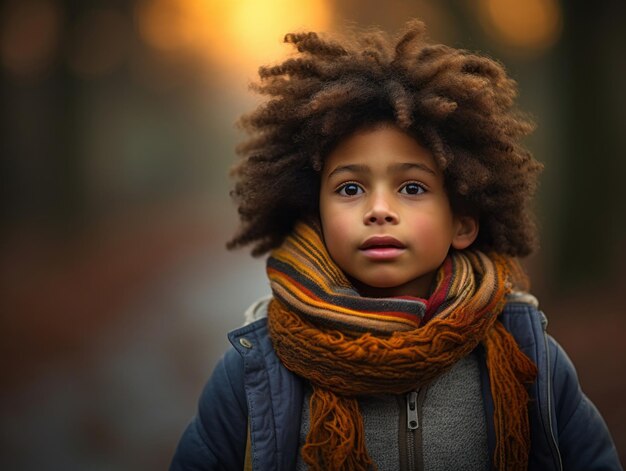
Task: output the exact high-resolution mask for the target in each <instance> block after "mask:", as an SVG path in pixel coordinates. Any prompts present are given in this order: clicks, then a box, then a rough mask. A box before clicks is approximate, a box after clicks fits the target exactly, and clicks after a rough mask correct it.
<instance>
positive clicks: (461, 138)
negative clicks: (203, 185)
mask: <svg viewBox="0 0 626 471" xmlns="http://www.w3.org/2000/svg"><path fill="white" fill-rule="evenodd" d="M285 42H287V43H290V44H293V45H294V46H295V47H296V48H297V49H298V53H297V54H296V55H295V56H294V57H293V58H291V59H288V60H286V61H285V62H283V63H282V64H279V65H277V66H274V67H262V68H261V69H260V70H259V74H260V77H261V80H260V82H259V83H257V84H254V85H253V88H254V89H255V90H256V91H257V92H259V93H261V94H262V95H265V96H266V97H267V100H266V101H265V102H264V103H263V104H261V105H260V106H259V107H258V108H257V109H256V110H254V111H253V112H252V113H250V114H248V115H246V116H244V117H242V118H241V120H240V125H241V127H242V128H243V129H244V130H246V131H247V132H248V133H249V134H250V138H249V139H248V140H247V141H246V142H244V143H243V144H242V145H241V146H240V147H239V148H238V152H239V154H240V155H241V156H242V160H241V161H240V163H239V164H238V165H237V166H236V167H235V168H234V169H233V176H234V177H235V188H234V190H233V192H232V195H233V197H234V199H235V202H236V203H237V205H238V210H239V215H240V219H241V226H240V229H239V232H238V233H237V235H236V236H235V237H234V238H233V239H232V240H231V241H230V242H229V244H228V247H229V248H235V247H241V246H245V245H249V244H252V245H253V250H252V253H253V254H254V255H262V254H264V253H266V252H267V251H269V250H271V249H272V248H274V247H277V246H278V245H280V244H281V243H282V241H283V239H284V237H285V236H286V235H287V234H288V233H289V232H290V231H291V230H292V228H293V226H294V224H295V223H296V222H297V221H298V220H300V219H302V218H305V217H319V214H320V208H319V201H320V199H319V191H320V178H321V177H322V175H321V171H322V169H323V168H325V162H326V160H327V158H328V156H329V155H331V154H332V152H333V150H334V149H335V148H336V147H337V146H338V145H340V143H341V142H343V141H344V140H345V138H346V137H347V136H349V135H351V134H352V133H353V132H354V131H356V130H358V129H363V128H367V127H371V126H373V125H376V124H377V123H381V122H385V123H392V124H393V125H395V126H396V127H397V128H399V129H402V130H403V131H404V132H405V133H407V134H408V135H410V136H412V137H413V138H414V139H415V140H416V141H417V142H419V143H420V144H421V145H422V146H423V147H424V148H426V149H428V150H429V151H430V153H431V154H432V156H433V159H434V162H435V164H436V167H437V168H438V169H439V171H440V172H441V173H442V174H443V182H444V185H445V188H446V192H447V195H448V198H449V200H450V204H451V206H452V208H453V212H454V213H455V214H459V215H466V216H472V217H475V218H476V219H477V220H478V222H479V224H480V232H479V234H478V236H477V237H476V240H475V241H474V242H473V243H472V244H471V247H473V248H476V249H480V250H483V251H496V252H499V253H502V254H507V255H511V256H525V255H528V254H529V253H530V252H531V251H532V250H533V248H534V247H535V245H536V230H535V225H534V222H533V216H532V212H531V210H530V202H531V199H532V196H533V193H534V190H535V187H536V180H537V176H538V173H539V172H540V170H541V164H539V163H538V162H537V161H536V160H535V159H533V157H532V156H531V155H530V153H529V152H528V151H527V150H526V149H525V148H524V147H523V145H522V143H521V141H522V139H523V138H524V137H525V136H526V135H527V134H529V133H530V132H531V131H532V129H533V125H532V123H531V122H530V121H529V120H527V119H526V118H525V117H524V116H523V115H522V114H521V113H520V112H519V111H518V110H517V109H516V108H515V98H516V95H517V91H516V86H515V82H514V81H513V80H511V79H510V78H509V77H507V75H506V73H505V71H504V69H503V67H502V66H501V65H500V64H499V63H497V62H495V61H493V60H491V59H488V58H485V57H481V56H478V55H475V54H472V53H469V52H467V51H463V50H459V49H454V48H450V47H447V46H443V45H438V44H431V43H429V42H428V40H427V39H426V36H425V33H424V25H423V24H422V23H419V22H411V23H409V24H408V25H407V27H406V29H405V31H403V32H402V33H401V34H400V35H399V36H398V38H397V39H390V38H388V37H387V36H385V35H384V34H383V33H381V32H368V33H354V34H352V35H351V36H349V37H344V38H340V39H337V40H331V39H326V38H321V37H320V36H318V35H317V34H316V33H302V34H300V33H298V34H289V35H287V36H286V37H285Z"/></svg>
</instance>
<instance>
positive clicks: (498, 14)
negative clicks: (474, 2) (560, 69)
mask: <svg viewBox="0 0 626 471" xmlns="http://www.w3.org/2000/svg"><path fill="white" fill-rule="evenodd" d="M478 14H479V18H480V20H481V23H482V24H483V26H484V28H485V31H486V32H487V33H488V34H489V35H490V36H492V37H493V39H495V43H496V44H498V43H500V45H501V46H503V47H506V48H513V49H514V50H516V52H519V53H522V54H529V55H534V54H538V53H540V52H543V51H545V50H546V49H548V48H550V47H551V46H552V45H554V43H555V42H556V41H557V40H558V39H559V37H560V35H561V30H562V28H563V18H562V12H561V8H560V5H559V3H558V0H524V1H523V2H520V1H516V0H479V2H478Z"/></svg>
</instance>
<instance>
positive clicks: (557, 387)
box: [549, 337, 622, 471]
mask: <svg viewBox="0 0 626 471" xmlns="http://www.w3.org/2000/svg"><path fill="white" fill-rule="evenodd" d="M549 342H550V357H551V360H552V361H551V363H552V384H553V388H554V389H553V397H554V401H555V413H556V420H557V433H558V443H559V451H560V454H561V460H562V462H563V469H564V470H581V471H583V470H584V471H600V470H602V471H609V470H610V471H613V470H622V466H621V464H620V461H619V457H618V454H617V450H616V448H615V444H614V443H613V440H612V438H611V435H610V433H609V430H608V428H607V426H606V423H605V422H604V419H603V418H602V416H601V415H600V413H599V412H598V409H596V407H595V406H594V405H593V403H592V402H591V401H590V400H589V399H588V398H587V396H585V394H584V393H583V392H582V390H581V388H580V384H579V382H578V376H577V374H576V370H575V368H574V365H573V364H572V362H571V360H570V359H569V358H568V356H567V354H566V353H565V351H564V350H563V349H562V348H561V346H560V345H559V344H558V343H557V342H556V341H555V340H554V339H552V338H551V337H549Z"/></svg>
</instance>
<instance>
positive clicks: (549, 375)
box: [542, 323, 563, 471]
mask: <svg viewBox="0 0 626 471" xmlns="http://www.w3.org/2000/svg"><path fill="white" fill-rule="evenodd" d="M542 327H543V341H544V345H545V349H546V381H547V384H548V394H547V396H548V397H547V400H548V420H547V421H546V420H544V424H545V423H547V424H548V425H547V428H548V429H549V430H547V431H546V434H547V435H548V441H549V442H550V447H551V448H552V454H553V456H554V457H555V458H556V462H557V467H558V469H559V470H560V471H563V461H562V460H561V453H560V452H559V447H558V445H557V443H556V439H555V438H554V432H553V431H552V372H551V369H550V345H549V343H548V334H547V333H546V330H545V325H543V323H542Z"/></svg>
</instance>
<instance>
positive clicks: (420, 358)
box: [171, 22, 621, 471]
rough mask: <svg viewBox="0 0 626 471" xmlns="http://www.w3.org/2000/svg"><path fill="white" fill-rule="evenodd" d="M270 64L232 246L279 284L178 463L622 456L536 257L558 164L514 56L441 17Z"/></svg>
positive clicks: (512, 464) (610, 463) (310, 48)
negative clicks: (429, 34)
mask: <svg viewBox="0 0 626 471" xmlns="http://www.w3.org/2000/svg"><path fill="white" fill-rule="evenodd" d="M285 42H287V43H291V44H293V45H294V46H295V47H296V48H297V50H298V54H297V55H296V56H294V57H292V58H290V59H288V60H286V61H284V62H283V63H282V64H280V65H277V66H275V67H262V68H261V69H260V71H259V74H260V77H261V81H260V83H259V84H256V85H254V88H255V90H256V91H257V92H259V93H261V94H264V95H267V96H268V97H269V100H267V101H266V102H265V103H264V104H263V105H262V106H260V107H259V108H258V109H257V110H255V111H254V112H253V113H251V114H249V115H247V116H244V117H243V118H242V120H241V124H242V126H243V127H244V128H245V129H246V130H247V131H249V132H250V134H251V135H252V137H251V139H250V140H248V141H247V142H246V143H244V145H243V146H241V147H240V153H241V154H242V155H243V157H244V159H243V161H242V162H241V163H240V164H239V165H238V166H237V167H236V168H235V170H234V175H235V177H236V178H237V183H236V186H235V190H234V196H235V198H236V200H237V202H238V205H239V214H240V216H241V221H242V227H241V230H240V232H239V233H238V235H237V236H236V237H235V238H234V239H233V240H232V241H231V242H230V244H229V247H230V248H235V247H239V246H244V245H248V244H254V248H253V251H252V253H253V254H254V255H262V254H265V253H267V252H268V251H271V254H270V256H269V259H268V261H267V274H268V278H269V280H270V284H271V288H272V293H273V295H272V297H271V298H268V299H266V300H262V301H260V302H258V303H256V304H255V305H254V306H253V307H252V308H251V309H250V310H249V311H248V312H247V314H246V316H247V320H248V324H247V325H245V326H244V327H242V328H240V329H237V330H235V331H234V332H232V333H230V335H229V339H230V341H231V343H232V344H233V347H234V349H231V350H230V351H229V352H227V353H226V355H225V356H224V357H223V358H222V360H221V361H220V362H219V364H218V365H217V367H216V369H215V371H214V373H213V375H212V377H211V379H210V380H209V382H208V384H207V386H206V388H205V390H204V392H203V394H202V397H201V399H200V405H199V412H198V415H197V416H196V417H195V418H194V420H193V421H192V423H191V424H190V425H189V427H188V428H187V430H186V431H185V433H184V435H183V437H182V439H181V442H180V444H179V446H178V449H177V451H176V455H175V457H174V461H173V463H172V467H171V469H172V470H192V469H193V470H201V469H202V470H214V469H224V470H236V469H255V470H264V471H266V470H293V469H296V470H304V469H313V470H370V469H379V470H398V469H400V470H405V469H406V470H414V469H426V470H461V469H467V470H475V469H483V470H488V469H498V470H502V471H503V470H507V471H508V470H523V469H533V470H534V469H538V470H539V469H540V470H543V469H547V470H552V469H554V470H561V469H567V470H572V469H575V470H577V469H580V470H587V471H588V470H594V469H597V470H599V469H603V470H618V469H621V466H620V463H619V460H618V458H617V453H616V450H615V446H614V445H613V442H612V440H611V437H610V435H609V432H608V431H607V428H606V426H605V424H604V422H603V420H602V418H601V417H600V415H599V413H598V411H597V410H596V409H595V407H594V406H593V404H592V403H591V402H589V400H588V399H587V398H586V397H585V396H584V394H583V393H582V392H581V390H580V387H579V385H578V381H577V378H576V373H575V371H574V369H573V366H572V364H571V363H570V361H569V360H568V358H567V356H566V355H565V353H564V352H563V350H562V349H561V348H560V347H559V346H558V344H557V343H556V342H555V341H554V340H553V339H552V338H551V337H550V336H548V335H547V334H546V333H545V327H546V318H545V316H544V315H543V314H542V313H541V312H540V311H538V310H537V304H536V300H535V299H534V298H533V297H532V296H531V295H529V294H525V293H524V292H523V289H524V285H525V283H524V275H523V273H522V271H521V269H520V267H519V265H518V264H517V262H516V261H515V258H516V257H520V256H525V255H528V254H529V253H530V252H531V251H532V249H533V248H534V246H535V227H534V225H533V222H532V217H531V213H530V209H529V203H530V199H531V196H532V194H533V192H534V189H535V181H536V178H537V175H538V173H539V171H540V170H541V165H540V164H539V163H538V162H537V161H535V160H534V159H533V158H532V156H531V155H530V153H529V152H528V151H527V150H526V149H524V147H522V145H521V143H520V141H521V139H522V138H523V137H524V136H525V135H527V134H528V133H530V131H531V130H532V125H531V123H530V122H529V121H528V120H527V119H526V118H525V117H524V116H523V115H521V114H520V113H519V112H517V111H516V109H515V108H514V99H515V97H516V88H515V83H514V82H513V81H512V80H511V79H509V78H508V77H507V76H506V74H505V72H504V70H503V68H502V66H501V65H499V64H498V63H496V62H494V61H492V60H490V59H487V58H484V57H481V56H477V55H474V54H471V53H468V52H466V51H462V50H457V49H453V48H450V47H446V46H443V45H433V44H429V43H428V42H427V41H426V39H425V34H424V27H423V24H422V23H420V22H411V23H409V24H408V25H407V28H406V31H405V32H404V33H403V34H402V35H400V36H399V39H398V40H397V41H391V40H389V39H388V38H387V37H386V36H385V35H383V34H382V33H380V32H368V33H361V34H355V35H354V36H353V37H352V38H350V39H342V40H341V41H333V40H328V39H323V38H321V37H319V36H318V35H316V34H315V33H308V34H299V33H297V34H288V35H287V36H286V37H285Z"/></svg>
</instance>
